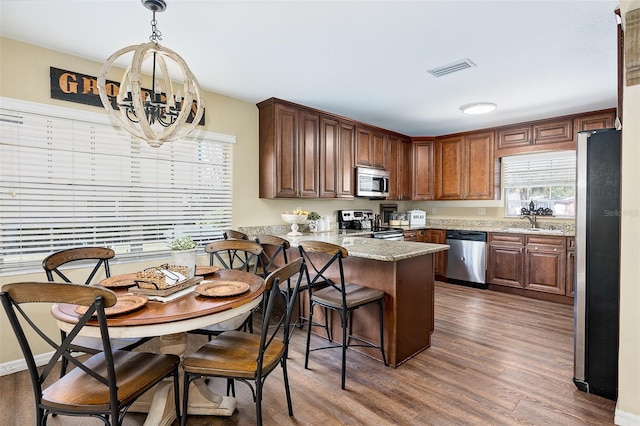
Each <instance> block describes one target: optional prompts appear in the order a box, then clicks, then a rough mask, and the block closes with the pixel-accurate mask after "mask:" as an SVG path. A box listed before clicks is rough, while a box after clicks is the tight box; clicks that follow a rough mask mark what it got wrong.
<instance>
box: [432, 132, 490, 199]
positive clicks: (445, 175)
mask: <svg viewBox="0 0 640 426" xmlns="http://www.w3.org/2000/svg"><path fill="white" fill-rule="evenodd" d="M493 146H494V133H493V132H482V133H469V134H466V135H459V136H453V137H446V138H438V139H436V161H435V162H436V199H437V200H491V199H493V198H494V194H495V188H494V186H495V182H494V176H495V159H494V155H493Z"/></svg>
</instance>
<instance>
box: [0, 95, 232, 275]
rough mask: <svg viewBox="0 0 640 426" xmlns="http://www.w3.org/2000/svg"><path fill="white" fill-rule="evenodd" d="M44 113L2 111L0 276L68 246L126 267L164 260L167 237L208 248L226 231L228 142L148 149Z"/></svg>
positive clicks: (120, 134) (88, 123) (80, 121)
mask: <svg viewBox="0 0 640 426" xmlns="http://www.w3.org/2000/svg"><path fill="white" fill-rule="evenodd" d="M24 109H27V110H28V109H29V108H24ZM43 109H44V113H43V111H37V112H31V111H25V110H17V109H8V108H5V107H4V104H3V106H2V108H0V138H1V139H0V189H1V193H0V202H1V213H0V214H1V216H0V219H1V230H0V273H11V272H13V271H17V270H24V269H25V268H26V269H31V270H33V269H34V268H36V267H37V268H41V262H42V259H43V258H44V257H45V256H47V255H48V254H50V253H52V252H54V251H57V250H60V249H63V248H67V247H76V246H103V247H110V248H112V249H114V250H115V251H116V259H124V260H127V259H129V260H140V259H144V258H157V257H166V253H167V250H168V248H167V242H168V240H170V239H172V238H174V237H175V236H179V235H190V236H192V237H193V238H194V239H195V240H196V241H199V242H208V241H211V240H214V239H219V238H221V237H222V230H223V229H226V228H228V227H230V225H231V200H232V181H231V177H232V158H231V156H232V145H231V144H230V143H229V141H228V140H216V138H215V137H213V138H211V137H209V138H207V137H206V136H205V137H204V138H198V139H185V140H181V141H177V142H172V143H167V144H164V145H163V146H162V147H160V148H152V147H150V146H149V145H148V144H147V143H146V142H144V141H140V140H138V139H136V138H132V137H130V136H129V135H128V134H127V133H126V132H124V131H122V130H119V129H116V128H114V127H113V126H112V125H111V124H109V123H108V122H107V123H105V122H104V121H105V116H104V114H93V115H94V116H95V117H91V115H92V114H80V115H85V116H86V115H88V116H89V117H84V116H83V117H82V118H67V117H63V116H60V115H61V114H59V112H60V110H67V109H60V108H58V109H52V110H53V111H55V114H47V108H43ZM68 111H73V110H68ZM62 115H64V114H62ZM71 115H74V114H73V113H71ZM75 115H78V114H75ZM87 118H88V119H87ZM91 118H94V119H91ZM100 121H103V122H100ZM205 135H210V134H209V133H205ZM213 135H215V134H213ZM220 136H225V135H220ZM220 139H229V138H220Z"/></svg>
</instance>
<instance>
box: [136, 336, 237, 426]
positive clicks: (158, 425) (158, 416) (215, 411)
mask: <svg viewBox="0 0 640 426" xmlns="http://www.w3.org/2000/svg"><path fill="white" fill-rule="evenodd" d="M186 350H187V333H177V334H169V335H166V336H160V353H164V354H175V355H180V358H183V357H184V354H185V351H186ZM182 383H183V378H182V374H181V375H180V386H182ZM173 400H174V396H173V379H171V380H164V381H163V382H162V383H159V384H158V385H157V386H156V387H155V390H153V391H152V392H147V393H146V394H144V395H142V396H141V397H140V398H139V399H138V400H137V401H136V403H135V404H133V405H132V406H131V408H130V409H129V411H131V412H136V413H148V415H147V418H146V419H145V422H144V425H145V426H169V425H171V424H172V423H173V421H174V420H175V419H176V412H175V407H174V405H173ZM181 401H182V400H181ZM237 405H238V401H237V400H236V399H235V398H232V397H229V396H221V395H218V394H217V393H215V392H213V391H212V390H211V389H209V387H208V386H207V384H206V383H205V382H204V380H196V381H194V382H192V383H191V385H190V389H189V408H188V414H194V415H210V416H231V415H233V412H234V411H235V409H236V406H237ZM180 409H182V406H181V407H180ZM186 414H187V413H182V415H186Z"/></svg>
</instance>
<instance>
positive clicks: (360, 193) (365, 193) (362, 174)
mask: <svg viewBox="0 0 640 426" xmlns="http://www.w3.org/2000/svg"><path fill="white" fill-rule="evenodd" d="M388 196H389V172H388V171H386V170H381V169H373V168H371V167H356V197H369V198H386V197H388Z"/></svg>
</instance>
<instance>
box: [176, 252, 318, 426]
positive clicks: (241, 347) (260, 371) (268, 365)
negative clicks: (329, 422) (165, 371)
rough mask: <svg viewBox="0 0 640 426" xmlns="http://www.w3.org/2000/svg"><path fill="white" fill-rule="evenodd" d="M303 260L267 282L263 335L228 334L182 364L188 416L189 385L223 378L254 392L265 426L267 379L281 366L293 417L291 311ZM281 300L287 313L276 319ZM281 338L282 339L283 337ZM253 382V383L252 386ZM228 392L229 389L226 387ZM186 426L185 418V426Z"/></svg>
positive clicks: (258, 414) (258, 416)
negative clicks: (284, 289)
mask: <svg viewBox="0 0 640 426" xmlns="http://www.w3.org/2000/svg"><path fill="white" fill-rule="evenodd" d="M304 268H305V266H304V263H303V260H302V259H301V258H297V259H296V260H294V261H292V262H290V263H288V264H287V265H285V266H283V267H281V268H279V269H276V270H275V271H273V272H272V273H271V274H269V276H268V277H267V279H266V280H265V283H266V289H265V298H264V299H263V303H262V309H263V316H262V327H261V331H260V334H259V335H258V334H252V333H248V332H243V331H237V330H232V331H225V332H223V333H221V334H220V335H218V337H216V338H215V339H214V340H212V341H210V342H208V343H206V344H205V345H203V346H202V347H201V348H200V349H198V350H197V351H196V352H194V353H193V354H191V355H189V356H187V357H186V358H185V359H184V360H183V361H182V368H183V370H184V386H183V389H184V394H183V401H182V404H183V407H184V409H183V411H184V412H185V413H186V412H187V411H186V410H187V408H186V407H188V403H189V384H190V383H191V382H192V381H193V380H196V379H199V378H207V377H222V378H226V379H227V380H228V381H233V380H239V381H241V382H244V383H246V384H247V385H249V387H250V388H251V393H252V396H253V401H254V402H255V404H256V424H257V425H262V395H263V386H264V382H265V380H266V379H267V376H269V374H270V373H271V372H272V371H274V370H275V368H276V367H277V366H278V365H280V367H281V368H282V375H283V379H284V387H285V394H286V397H287V408H288V412H289V416H293V405H292V403H291V392H290V390H289V378H288V375H287V353H288V347H289V336H290V331H289V327H290V321H291V311H292V309H293V305H294V304H295V300H296V295H297V293H298V286H299V284H300V277H301V276H302V275H305V272H304ZM293 276H297V277H298V279H297V280H296V282H295V284H293V286H292V288H291V289H290V291H288V292H287V294H289V295H290V298H289V299H287V298H286V296H285V293H283V292H281V291H275V290H274V288H276V287H277V286H278V285H279V284H280V283H283V282H290V278H291V277H293ZM279 298H284V301H283V302H284V304H285V306H286V311H285V315H284V316H280V317H279V319H277V320H276V319H275V318H274V315H273V313H274V308H275V305H276V303H277V301H278V299H279ZM280 336H282V337H280ZM251 382H254V385H255V388H254V386H252V384H251ZM227 389H229V386H228V387H227ZM185 424H186V415H185V416H184V417H183V418H182V426H184V425H185Z"/></svg>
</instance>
